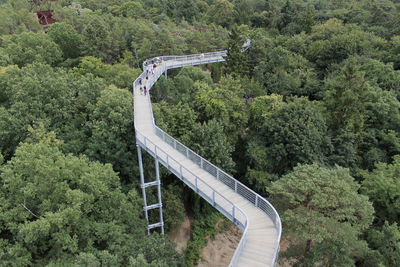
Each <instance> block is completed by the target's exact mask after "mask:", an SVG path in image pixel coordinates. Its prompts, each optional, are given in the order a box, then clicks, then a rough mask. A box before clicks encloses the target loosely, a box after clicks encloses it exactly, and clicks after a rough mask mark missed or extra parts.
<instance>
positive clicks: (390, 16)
mask: <svg viewBox="0 0 400 267" xmlns="http://www.w3.org/2000/svg"><path fill="white" fill-rule="evenodd" d="M0 5H1V9H0V17H1V18H2V19H1V20H0V266H2V264H3V265H4V264H5V266H59V265H71V266H73V265H75V266H80V265H84V266H88V265H90V266H92V265H93V266H100V265H104V266H109V265H116V266H166V265H168V266H184V265H189V266H191V265H193V264H194V263H196V262H197V260H198V258H199V255H198V254H199V252H198V251H199V248H200V247H201V246H203V245H204V243H205V241H204V236H202V237H199V236H196V238H193V239H192V241H191V242H192V243H191V244H190V245H189V246H188V248H189V249H188V250H187V252H186V254H185V255H183V256H182V255H180V254H178V253H176V252H175V250H174V248H173V246H174V245H173V244H172V243H171V242H169V241H168V242H166V243H165V244H166V245H162V244H164V240H165V238H164V237H162V236H160V235H159V234H157V233H156V232H155V233H153V234H151V235H150V236H147V235H146V221H145V219H144V214H143V210H142V200H141V198H140V194H139V183H140V182H139V168H138V163H137V148H136V144H135V132H134V128H133V121H134V119H133V112H132V110H133V105H132V93H131V88H130V87H131V84H132V81H133V80H134V79H135V78H136V77H137V76H138V75H139V74H140V73H141V72H142V70H141V66H142V62H143V61H144V60H145V59H147V58H150V57H154V56H161V55H184V54H193V53H204V52H212V51H219V50H225V49H226V50H227V54H228V55H227V58H226V62H225V63H217V64H212V65H206V66H202V67H186V68H183V69H180V70H173V71H170V72H169V73H168V79H166V78H164V77H161V78H160V80H159V81H158V82H157V84H156V85H155V86H154V88H152V92H151V96H152V101H153V110H154V115H155V119H156V123H157V124H158V125H159V126H160V127H161V128H163V129H164V130H166V131H167V132H168V133H170V134H171V135H172V136H174V137H176V138H178V139H179V140H180V141H181V142H183V143H184V144H186V145H188V146H189V147H190V148H192V149H193V150H194V151H196V152H197V153H199V154H200V155H202V156H203V157H205V158H207V159H208V160H210V161H211V162H213V163H214V164H216V165H218V166H219V167H221V168H223V169H224V170H226V171H227V172H230V173H231V174H232V175H234V177H235V178H237V179H238V180H240V181H241V182H243V183H244V184H246V185H247V186H249V187H250V188H252V189H253V190H255V191H256V192H258V193H259V194H261V195H262V196H264V197H266V198H267V199H269V200H271V202H272V204H274V205H276V207H277V209H278V212H279V213H280V214H281V217H282V223H283V229H284V230H283V240H284V241H285V244H288V248H287V249H285V250H283V251H282V252H281V253H280V260H281V261H283V262H284V261H288V260H289V261H290V262H291V263H292V264H293V265H297V266H315V265H324V266H395V265H398V263H399V262H400V227H399V225H398V223H399V221H400V204H399V201H398V199H399V192H400V188H399V184H400V175H399V168H400V167H399V166H400V156H399V154H400V112H399V108H400V102H399V100H400V16H399V15H398V14H400V3H399V1H397V0H379V1H378V0H360V1H328V0H272V1H264V0H151V1H150V0H135V1H127V0H115V1H99V0H90V1H89V0H59V1H46V0H37V1H36V0H35V1H28V0H8V1H6V0H3V1H0ZM42 11H46V12H51V15H52V21H53V20H54V21H55V23H51V24H49V25H43V22H42V24H40V23H39V22H40V21H42V20H39V19H38V13H37V12H42ZM3 18H6V19H3ZM49 21H50V20H49ZM247 40H250V46H248V47H246V48H245V49H244V48H243V44H244V43H245V42H246V41H247ZM144 164H145V166H146V168H145V169H146V173H145V175H146V176H152V175H153V176H154V163H153V162H152V161H151V160H150V158H147V157H146V156H145V157H144ZM161 176H162V180H163V202H164V203H166V207H165V210H164V217H165V222H166V230H167V232H168V231H171V230H173V229H174V228H175V227H177V226H179V225H180V223H181V222H182V220H183V218H184V216H185V214H187V215H189V216H192V217H194V219H195V220H196V221H197V223H196V224H194V226H193V227H194V232H195V233H203V234H205V233H210V231H209V230H204V229H205V228H208V229H209V228H212V227H214V226H213V225H212V224H213V223H212V222H214V219H215V218H217V217H215V216H214V215H213V212H215V211H213V210H212V209H210V208H208V207H207V205H206V204H205V203H204V202H201V201H200V200H199V199H198V198H196V197H195V196H194V194H193V193H192V192H190V190H189V189H187V188H184V187H183V185H182V184H181V183H180V182H179V181H177V180H176V179H174V177H173V175H171V174H170V173H168V172H167V171H165V170H164V169H161ZM155 198H156V196H155V195H151V194H150V197H149V200H150V201H153V200H154V201H155ZM194 214H197V215H194ZM152 218H153V217H152V216H151V218H150V219H152ZM196 227H197V228H196ZM202 238H203V239H202ZM200 244H202V245H200ZM196 251H197V252H196ZM196 253H197V254H196Z"/></svg>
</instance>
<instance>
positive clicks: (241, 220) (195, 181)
mask: <svg viewBox="0 0 400 267" xmlns="http://www.w3.org/2000/svg"><path fill="white" fill-rule="evenodd" d="M136 140H137V142H138V143H139V144H140V145H141V146H142V147H144V148H145V149H146V151H147V152H149V153H150V154H151V155H152V156H154V157H155V158H157V159H158V160H159V162H161V164H163V165H164V166H165V167H166V168H167V169H168V170H170V171H171V172H173V173H174V174H175V175H176V176H177V177H178V178H179V179H181V180H182V181H183V182H184V183H186V184H187V185H188V186H189V187H190V188H192V189H193V191H195V192H196V193H198V194H199V195H201V196H202V197H203V198H204V199H205V200H206V201H207V202H209V203H210V204H211V205H212V206H214V207H215V208H217V209H218V210H219V211H220V212H221V213H223V214H224V215H225V216H226V217H227V218H228V219H230V220H231V221H232V222H234V223H235V224H236V225H237V226H238V227H239V228H240V229H241V230H242V231H244V230H245V229H246V228H247V222H248V218H247V215H246V214H245V213H244V212H243V211H242V210H241V209H240V208H239V207H237V206H236V205H235V204H234V203H232V202H231V201H230V200H228V199H227V198H226V197H224V196H223V195H221V194H220V193H219V192H217V191H215V190H214V189H213V187H212V186H210V185H209V184H208V183H207V182H205V181H204V180H203V179H201V178H200V177H199V176H197V175H196V174H194V173H193V172H192V171H190V170H189V169H188V168H186V167H185V166H184V165H182V164H181V163H179V161H178V160H177V159H175V158H173V157H172V156H171V155H169V154H168V153H166V152H165V151H164V150H163V149H162V148H160V147H159V146H157V145H156V144H155V143H154V142H152V141H151V140H150V139H148V138H147V137H146V136H144V135H143V134H141V133H140V132H138V131H136Z"/></svg>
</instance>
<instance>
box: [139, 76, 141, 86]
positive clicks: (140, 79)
mask: <svg viewBox="0 0 400 267" xmlns="http://www.w3.org/2000/svg"><path fill="white" fill-rule="evenodd" d="M139 84H140V85H142V77H139Z"/></svg>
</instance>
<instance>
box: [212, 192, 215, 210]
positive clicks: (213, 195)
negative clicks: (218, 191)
mask: <svg viewBox="0 0 400 267" xmlns="http://www.w3.org/2000/svg"><path fill="white" fill-rule="evenodd" d="M212 198H213V206H215V191H214V190H213V194H212Z"/></svg>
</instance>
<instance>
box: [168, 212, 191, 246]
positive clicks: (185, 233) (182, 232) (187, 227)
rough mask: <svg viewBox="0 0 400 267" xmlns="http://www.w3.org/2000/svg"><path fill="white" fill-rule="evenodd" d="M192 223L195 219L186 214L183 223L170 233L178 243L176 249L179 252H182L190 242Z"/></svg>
mask: <svg viewBox="0 0 400 267" xmlns="http://www.w3.org/2000/svg"><path fill="white" fill-rule="evenodd" d="M192 223H193V219H191V218H189V217H187V216H186V217H185V219H184V221H183V223H182V224H181V225H180V226H179V227H178V228H177V229H176V230H175V231H172V232H171V233H169V234H168V236H169V238H170V239H171V240H172V241H174V242H175V243H176V250H177V251H178V252H179V253H182V251H183V250H184V249H185V248H186V246H187V243H188V242H189V239H190V236H191V225H192Z"/></svg>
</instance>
